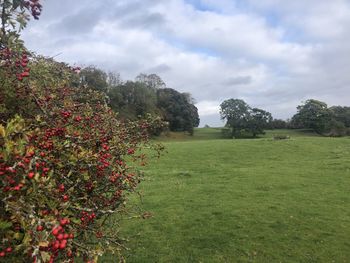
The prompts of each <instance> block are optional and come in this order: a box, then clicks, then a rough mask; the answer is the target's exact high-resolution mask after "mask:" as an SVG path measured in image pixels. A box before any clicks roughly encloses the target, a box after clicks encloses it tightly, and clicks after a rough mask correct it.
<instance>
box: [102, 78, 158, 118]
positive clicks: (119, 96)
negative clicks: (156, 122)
mask: <svg viewBox="0 0 350 263" xmlns="http://www.w3.org/2000/svg"><path fill="white" fill-rule="evenodd" d="M108 96H109V98H110V105H111V107H112V109H113V110H115V111H117V112H118V113H119V115H120V117H122V118H125V119H137V118H138V116H146V114H148V113H150V114H154V115H158V114H159V111H158V109H157V94H156V92H155V91H154V90H153V89H151V88H149V87H147V86H146V85H145V84H143V83H141V82H133V81H127V82H125V83H123V84H120V85H117V86H114V87H112V88H111V90H110V91H109V92H108Z"/></svg>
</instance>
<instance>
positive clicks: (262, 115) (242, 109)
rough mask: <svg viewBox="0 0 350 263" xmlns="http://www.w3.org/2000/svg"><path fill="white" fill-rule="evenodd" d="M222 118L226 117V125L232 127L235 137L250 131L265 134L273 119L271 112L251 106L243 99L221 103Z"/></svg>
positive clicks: (255, 133) (254, 134)
mask: <svg viewBox="0 0 350 263" xmlns="http://www.w3.org/2000/svg"><path fill="white" fill-rule="evenodd" d="M220 115H221V119H223V120H224V119H226V121H227V122H226V126H227V127H229V128H231V134H232V136H233V137H240V136H242V133H243V132H248V133H251V134H252V135H253V137H256V135H258V134H263V133H264V129H266V128H268V127H269V124H270V122H271V120H272V116H271V113H269V112H267V111H264V110H262V109H258V108H253V109H252V108H251V107H250V106H249V105H248V104H247V103H246V102H245V101H243V100H241V99H229V100H225V101H224V102H223V103H221V105H220Z"/></svg>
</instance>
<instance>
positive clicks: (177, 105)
mask: <svg viewBox="0 0 350 263" xmlns="http://www.w3.org/2000/svg"><path fill="white" fill-rule="evenodd" d="M157 106H158V108H159V109H160V111H161V112H162V115H163V116H164V120H165V121H167V122H169V128H170V130H171V131H188V132H189V133H190V134H193V128H194V127H198V125H199V116H198V109H197V108H196V106H194V105H193V104H192V103H190V102H189V101H188V94H186V93H185V94H183V93H180V92H178V91H176V90H174V89H170V88H165V89H158V90H157Z"/></svg>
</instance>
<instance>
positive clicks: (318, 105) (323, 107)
mask: <svg viewBox="0 0 350 263" xmlns="http://www.w3.org/2000/svg"><path fill="white" fill-rule="evenodd" d="M297 110H298V112H297V113H296V114H295V115H294V116H293V117H292V123H293V125H294V126H296V127H302V128H308V129H312V130H314V131H315V132H316V133H319V134H322V133H324V132H325V131H326V129H327V123H329V122H330V120H331V111H330V110H329V109H328V108H327V104H326V103H324V102H322V101H318V100H314V99H310V100H307V101H306V102H305V103H304V104H302V105H299V106H298V107H297Z"/></svg>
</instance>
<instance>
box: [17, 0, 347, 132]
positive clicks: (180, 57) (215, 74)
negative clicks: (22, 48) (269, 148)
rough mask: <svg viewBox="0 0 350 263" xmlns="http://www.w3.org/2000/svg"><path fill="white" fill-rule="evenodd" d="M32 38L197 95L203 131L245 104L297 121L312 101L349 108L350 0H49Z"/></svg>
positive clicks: (51, 52) (52, 49)
mask: <svg viewBox="0 0 350 263" xmlns="http://www.w3.org/2000/svg"><path fill="white" fill-rule="evenodd" d="M42 2H43V4H44V11H43V14H42V16H41V18H40V21H33V22H31V23H30V24H29V26H28V27H27V29H26V30H25V32H24V34H23V38H24V40H25V41H26V44H27V46H28V47H29V48H30V49H31V50H34V51H36V52H38V53H40V54H44V55H47V56H56V59H57V60H60V61H66V62H69V63H71V64H75V65H83V66H88V65H95V66H98V67H101V68H103V69H105V70H108V71H115V72H119V73H120V74H121V76H122V78H123V79H124V80H127V79H134V78H135V76H136V75H138V74H139V73H140V72H143V73H156V74H158V75H159V76H160V77H161V78H162V79H163V80H164V81H165V82H166V83H167V85H168V86H169V87H171V88H174V89H177V90H179V91H181V92H190V93H191V94H192V95H193V97H194V98H195V100H196V102H197V107H198V109H199V113H200V117H201V125H204V124H209V125H211V126H218V125H222V122H221V121H220V117H219V113H218V112H219V104H220V103H221V102H222V101H223V100H225V99H228V98H241V99H244V100H245V101H246V102H247V103H248V104H250V105H251V106H254V107H259V108H263V109H266V110H268V111H270V112H271V113H272V114H273V116H274V117H275V118H283V119H286V118H290V117H291V116H292V115H293V114H294V113H295V111H296V110H295V107H296V106H297V105H298V104H300V102H301V101H305V100H306V99H309V98H314V99H319V100H322V101H325V102H327V103H328V104H329V105H350V101H349V99H350V88H349V83H350V43H349V42H350V1H349V0H331V1H330V0H293V1H286V0H98V1H96V0H74V1H72V0H59V1H58V0H43V1H42Z"/></svg>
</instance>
